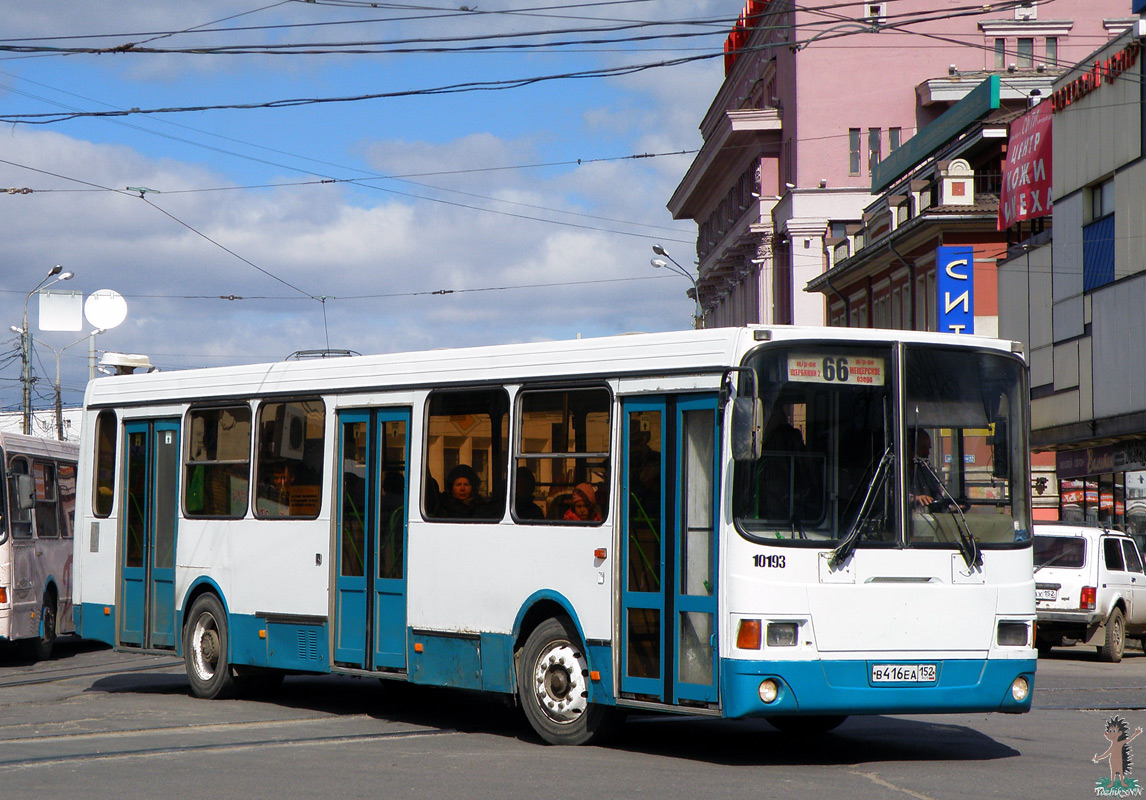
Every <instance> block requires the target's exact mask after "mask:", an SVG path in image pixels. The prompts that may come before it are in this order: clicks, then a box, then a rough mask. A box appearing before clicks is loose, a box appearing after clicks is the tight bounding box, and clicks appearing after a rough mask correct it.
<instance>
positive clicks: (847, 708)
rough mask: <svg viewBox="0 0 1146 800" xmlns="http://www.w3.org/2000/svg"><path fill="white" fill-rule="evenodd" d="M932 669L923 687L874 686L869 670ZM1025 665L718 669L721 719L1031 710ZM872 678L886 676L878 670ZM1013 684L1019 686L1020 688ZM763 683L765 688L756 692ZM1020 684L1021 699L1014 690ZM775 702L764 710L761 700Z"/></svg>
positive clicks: (1030, 677)
mask: <svg viewBox="0 0 1146 800" xmlns="http://www.w3.org/2000/svg"><path fill="white" fill-rule="evenodd" d="M924 663H926V664H927V665H929V666H930V665H934V667H935V677H934V679H931V680H918V679H914V680H912V681H910V682H908V681H901V682H893V681H877V680H876V670H875V669H874V668H875V667H876V666H880V667H886V666H887V665H889V664H890V665H892V666H901V667H905V668H906V670H905V673H907V674H910V673H911V672H912V669H911V668H912V667H918V666H919V665H921V664H924ZM1036 664H1037V660H1036V659H1034V658H1031V659H987V658H981V659H939V660H934V659H933V660H930V661H929V660H927V659H926V658H921V659H918V660H917V661H912V662H910V663H906V662H902V661H891V662H889V661H881V660H840V661H742V660H736V659H726V660H724V661H723V662H722V663H721V697H722V705H723V708H724V716H725V717H729V718H742V717H769V716H781V715H791V714H946V713H961V712H981V711H1003V712H1009V713H1021V712H1024V711H1029V710H1030V708H1031V698H1032V696H1033V694H1034V688H1035V666H1036ZM879 672H883V673H885V674H886V673H887V670H886V669H881V670H880V671H879ZM1020 679H1021V680H1020ZM766 681H771V685H770V686H766V687H764V691H762V690H761V687H762V685H763V684H764V683H765V682H766ZM1024 681H1025V688H1026V692H1025V696H1024V695H1023V692H1022V691H1021V689H1022V688H1023V686H1024ZM771 689H775V699H773V700H772V701H771V702H767V703H766V702H764V700H763V699H762V698H761V695H765V696H770V694H769V691H768V690H771ZM1017 696H1018V697H1021V699H1018V697H1017Z"/></svg>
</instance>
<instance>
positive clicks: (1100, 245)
mask: <svg viewBox="0 0 1146 800" xmlns="http://www.w3.org/2000/svg"><path fill="white" fill-rule="evenodd" d="M1113 282H1114V215H1113V214H1110V215H1108V216H1105V217H1103V218H1102V219H1099V220H1096V221H1094V222H1092V223H1090V224H1089V225H1083V226H1082V290H1083V291H1084V292H1089V291H1091V290H1092V289H1097V288H1099V287H1100V286H1105V285H1106V284H1108V283H1113Z"/></svg>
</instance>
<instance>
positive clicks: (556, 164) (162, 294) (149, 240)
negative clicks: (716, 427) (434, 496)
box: [0, 0, 743, 411]
mask: <svg viewBox="0 0 1146 800" xmlns="http://www.w3.org/2000/svg"><path fill="white" fill-rule="evenodd" d="M742 5H743V4H742V2H740V0H690V1H688V2H686V1H685V0H619V1H614V2H586V3H547V2H545V0H541V2H538V1H537V0H534V2H529V1H528V0H494V1H493V2H479V3H478V4H476V5H469V6H457V5H454V6H447V5H445V4H443V5H440V6H437V5H435V6H426V5H413V4H405V3H378V2H359V0H318V2H299V1H298V0H286V1H285V2H268V1H267V0H251V2H249V3H245V4H244V3H237V2H199V3H193V4H176V3H170V2H166V0H140V1H139V2H133V3H131V4H125V3H112V2H95V1H93V2H88V3H82V4H80V3H16V2H14V0H5V2H2V3H0V7H4V11H5V13H4V19H5V25H4V32H3V34H0V37H2V38H0V122H3V128H2V129H0V189H3V190H7V192H6V193H3V194H0V207H2V208H3V212H2V213H0V243H2V244H0V313H2V314H3V316H4V318H5V319H6V320H7V324H6V325H5V326H4V330H5V331H6V333H5V337H6V338H5V347H4V351H3V356H2V357H0V410H4V411H10V410H17V409H18V408H19V407H20V402H21V385H20V382H19V376H20V362H19V358H18V350H19V344H18V342H19V337H18V335H17V334H15V333H12V332H10V331H8V330H7V326H8V325H19V324H20V321H21V315H22V312H23V303H24V300H25V297H26V296H27V295H28V292H30V291H31V290H32V289H33V288H34V287H35V286H36V285H37V284H38V283H39V282H40V281H41V280H42V279H43V278H44V277H45V276H46V275H47V272H48V270H49V269H50V268H51V267H52V265H54V264H62V265H63V266H64V268H65V269H66V270H69V271H71V272H73V273H74V274H75V277H74V278H73V279H72V280H70V281H67V282H66V283H60V284H57V285H56V286H55V287H54V288H57V289H66V290H70V291H80V292H83V294H84V296H85V297H86V296H87V295H88V294H90V293H92V292H94V291H96V290H99V289H112V290H114V291H116V292H119V293H120V294H121V295H123V296H124V298H126V301H127V305H128V315H127V319H126V321H125V322H124V323H123V324H122V325H120V326H119V327H117V328H115V329H114V330H111V331H108V332H106V333H104V334H102V335H100V336H99V337H97V340H96V341H97V343H98V347H99V349H100V350H109V351H116V352H127V353H143V354H146V355H148V356H149V357H150V358H151V361H152V362H153V363H155V364H157V365H159V366H161V367H162V368H164V369H180V368H187V367H193V366H204V365H224V364H235V363H243V362H253V361H275V360H280V359H282V358H284V357H286V356H288V355H289V354H291V353H293V352H295V351H298V350H307V349H316V348H323V347H327V346H329V347H331V348H342V349H350V350H355V351H358V352H362V353H377V352H390V351H398V350H418V349H427V348H438V347H448V346H458V345H476V344H488V343H500V342H515V341H527V340H537V339H556V338H570V337H575V336H577V335H578V334H581V335H584V336H593V335H602V334H611V333H620V332H626V331H636V330H644V331H655V330H669V329H679V328H685V327H687V326H688V325H689V324H690V319H691V314H692V310H693V305H692V301H691V300H689V299H688V298H687V297H686V296H685V290H686V289H687V288H688V286H689V284H688V282H687V280H685V279H684V278H683V277H679V276H672V275H666V274H662V272H661V271H658V270H654V269H653V268H652V267H651V266H650V265H649V259H650V258H652V257H653V253H652V249H651V247H652V244H653V243H656V242H660V243H662V244H663V245H664V247H665V248H666V249H667V250H668V251H669V253H670V254H671V255H673V256H674V257H675V258H676V260H677V261H679V262H681V263H683V264H685V265H691V264H692V262H693V260H694V255H693V253H694V248H695V225H693V224H692V223H677V222H674V221H673V220H672V219H671V217H670V215H669V213H668V211H667V210H666V209H665V203H666V202H667V201H668V198H669V196H670V194H671V193H672V191H673V189H674V188H675V187H676V185H677V183H678V182H679V180H680V179H681V177H682V176H683V174H684V171H685V170H686V169H687V167H688V165H689V163H690V162H691V160H692V154H691V152H692V151H694V150H695V149H696V148H697V147H699V145H700V142H701V140H700V134H699V131H698V125H699V123H700V120H701V117H702V116H703V114H704V113H705V111H706V110H707V108H708V106H709V104H710V103H711V101H712V99H713V96H714V95H715V92H716V91H717V89H718V88H719V86H720V81H721V79H722V77H723V75H722V63H721V59H720V58H711V57H707V56H711V55H713V54H718V53H720V52H721V49H722V46H723V41H724V37H725V35H726V33H727V31H728V29H729V27H730V20H731V19H733V18H735V16H736V14H737V13H738V12H739V11H740V8H741V7H742ZM465 9H469V10H465ZM682 34H683V35H682ZM129 46H130V47H129ZM95 50H102V51H103V52H92V51H95ZM147 50H154V51H159V52H146V51H147ZM240 50H242V51H247V52H242V53H240V52H235V51H240ZM351 51H359V52H351ZM362 51H366V52H362ZM411 51H413V52H411ZM670 61H683V62H684V63H679V64H676V65H672V66H651V67H650V68H647V69H641V70H636V71H630V70H627V69H626V68H628V67H634V66H646V65H660V64H662V63H663V62H670ZM626 73H627V74H626ZM571 75H577V77H556V76H571ZM537 79H542V80H537ZM520 83H523V85H517V84H520ZM446 87H452V88H450V89H449V90H448V91H442V90H443V89H445V88H446ZM331 100H334V101H337V102H326V101H331ZM295 101H303V102H295ZM311 101H323V102H311ZM220 106H241V108H220ZM135 109H137V110H138V112H139V113H123V112H131V111H132V110H135ZM169 109H174V110H169ZM187 109H193V110H187ZM160 110H164V111H160ZM682 152H684V154H678V155H673V154H677V153H682ZM647 154H651V155H653V156H655V157H650V158H633V156H644V155H647ZM127 187H133V190H132V191H129V190H128V188H127ZM140 189H147V190H148V191H146V192H142V193H141V192H140V191H139V190H140ZM13 190H15V191H13ZM23 190H31V191H30V192H26V191H23ZM141 194H142V196H141ZM223 298H227V299H223ZM37 307H38V304H37V301H36V299H35V298H33V299H32V302H31V303H30V304H29V317H30V320H31V327H32V330H33V332H34V334H35V337H36V352H35V356H34V359H33V365H34V369H35V371H36V373H37V376H42V377H43V380H41V381H40V382H38V383H37V384H36V385H35V402H34V404H35V405H36V407H46V406H47V405H49V403H50V397H51V386H50V384H51V383H52V381H53V378H54V373H55V362H56V356H55V355H54V354H53V352H52V351H51V350H50V349H49V348H48V347H46V346H45V345H51V346H53V347H56V348H57V349H59V348H61V347H64V346H66V345H69V344H71V343H72V342H74V341H76V340H77V339H80V338H81V337H82V336H83V334H84V332H86V331H88V330H90V329H91V326H90V325H87V324H85V327H84V329H83V331H79V332H69V331H50V332H48V331H43V332H41V331H40V330H38V322H37ZM60 361H61V367H62V372H63V380H62V385H63V391H64V402H65V403H66V404H75V403H78V402H79V401H80V399H81V396H82V390H83V385H84V382H85V379H86V376H87V348H86V345H85V344H83V343H80V344H77V345H76V346H74V347H71V348H69V349H68V350H66V351H64V353H63V355H62V356H61V359H60Z"/></svg>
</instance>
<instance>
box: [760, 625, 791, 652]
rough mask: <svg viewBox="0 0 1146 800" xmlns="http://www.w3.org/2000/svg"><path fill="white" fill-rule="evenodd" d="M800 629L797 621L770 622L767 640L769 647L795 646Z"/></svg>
mask: <svg viewBox="0 0 1146 800" xmlns="http://www.w3.org/2000/svg"><path fill="white" fill-rule="evenodd" d="M799 629H800V626H799V625H797V624H796V623H795V622H769V623H768V635H767V637H766V638H765V641H766V642H767V643H768V646H769V647H795V646H796V633H797V632H798V631H799Z"/></svg>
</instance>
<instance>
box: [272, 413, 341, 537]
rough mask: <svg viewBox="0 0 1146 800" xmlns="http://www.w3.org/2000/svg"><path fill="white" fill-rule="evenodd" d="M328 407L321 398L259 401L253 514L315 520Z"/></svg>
mask: <svg viewBox="0 0 1146 800" xmlns="http://www.w3.org/2000/svg"><path fill="white" fill-rule="evenodd" d="M325 426H326V406H325V404H324V403H323V402H322V401H321V400H299V401H292V402H286V403H263V404H262V405H261V406H259V427H258V431H259V442H258V453H259V456H258V461H257V462H256V464H255V485H256V487H257V488H256V494H255V516H256V517H258V518H260V519H314V518H316V517H317V516H318V512H319V509H320V507H321V505H322V444H323V432H324V429H325Z"/></svg>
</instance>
